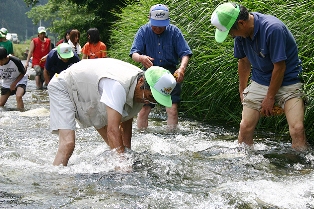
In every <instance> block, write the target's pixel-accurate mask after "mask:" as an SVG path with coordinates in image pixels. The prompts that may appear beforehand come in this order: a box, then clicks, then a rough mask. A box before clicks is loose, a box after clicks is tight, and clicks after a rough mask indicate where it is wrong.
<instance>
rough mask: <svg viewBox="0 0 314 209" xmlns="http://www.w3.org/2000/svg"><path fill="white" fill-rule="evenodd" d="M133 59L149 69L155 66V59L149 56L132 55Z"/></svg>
mask: <svg viewBox="0 0 314 209" xmlns="http://www.w3.org/2000/svg"><path fill="white" fill-rule="evenodd" d="M132 59H133V60H134V61H135V62H140V63H142V65H143V66H144V67H145V68H146V69H147V68H150V67H151V66H153V63H152V61H153V60H154V58H151V57H149V56H146V55H140V54H139V53H136V52H135V53H133V54H132Z"/></svg>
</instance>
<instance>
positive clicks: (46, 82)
mask: <svg viewBox="0 0 314 209" xmlns="http://www.w3.org/2000/svg"><path fill="white" fill-rule="evenodd" d="M44 79H45V84H46V85H48V84H49V81H50V75H49V73H48V71H47V69H46V67H45V68H44Z"/></svg>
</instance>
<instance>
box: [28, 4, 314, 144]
mask: <svg viewBox="0 0 314 209" xmlns="http://www.w3.org/2000/svg"><path fill="white" fill-rule="evenodd" d="M24 1H25V2H28V3H29V4H33V3H34V2H36V1H34V0H24ZM221 2H222V1H218V0H209V1H202V0H180V1H179V0H171V1H170V0H165V1H164V2H162V3H164V4H167V5H168V6H169V8H170V13H171V14H170V16H171V22H172V23H173V24H175V25H177V26H178V27H179V28H180V29H181V30H182V32H183V34H184V36H185V38H186V40H187V41H188V43H189V45H190V47H191V48H192V50H193V57H192V59H191V60H190V64H189V67H188V69H187V72H186V76H185V81H184V84H183V94H182V99H183V101H182V104H181V106H180V112H181V114H182V116H184V117H189V118H195V119H197V120H201V121H204V122H209V123H212V122H213V121H224V122H225V124H230V125H233V126H238V124H239V122H240V120H241V111H242V105H241V103H240V97H239V92H238V75H237V60H236V59H235V58H234V57H233V40H232V39H231V38H228V39H227V40H226V41H225V42H224V43H221V44H218V43H216V42H215V40H214V27H213V26H211V24H210V16H211V13H212V11H213V10H214V8H215V7H216V6H217V5H218V4H220V3H221ZM157 3H160V1H156V0H137V1H135V0H134V1H131V0H129V1H128V0H124V1H123V0H121V1H110V0H104V1H98V0H88V1H84V0H63V1H61V0H49V2H48V4H47V5H45V6H42V7H38V8H36V7H34V8H33V9H34V10H32V11H31V12H29V16H30V17H32V18H33V20H36V21H38V20H39V19H40V18H42V17H44V16H46V17H44V18H46V20H51V22H52V25H51V26H50V28H51V30H52V31H54V32H57V33H59V34H63V32H64V31H65V30H66V29H68V28H77V29H79V30H80V31H81V32H84V31H87V29H89V28H90V27H97V28H98V29H100V32H101V34H102V39H103V40H104V42H105V43H106V44H107V46H108V49H109V53H108V55H109V56H110V57H114V58H118V59H121V60H125V61H128V62H131V63H134V62H133V61H132V59H131V58H130V57H129V56H128V55H129V50H130V48H131V45H132V42H133V38H134V35H135V33H136V31H137V30H138V28H139V27H140V26H141V25H143V24H145V23H146V22H147V21H148V18H147V15H148V11H149V9H150V7H151V6H152V5H154V4H157ZM239 3H240V4H243V5H244V6H246V7H247V8H248V9H249V10H251V11H258V12H262V13H265V14H272V15H275V16H277V17H278V18H280V19H281V20H282V21H283V22H284V23H285V24H286V25H287V26H288V27H289V28H290V30H291V31H292V33H293V34H294V36H295V38H296V41H297V44H298V47H299V55H300V58H301V60H302V61H303V67H304V73H303V74H302V75H301V76H302V78H303V79H304V82H305V86H304V90H305V91H306V93H307V95H308V103H307V109H306V117H305V124H306V132H307V135H308V136H309V138H310V141H312V142H313V141H314V140H311V139H313V138H314V137H313V136H314V130H312V125H313V122H314V109H313V108H314V107H313V97H314V86H313V82H314V80H313V78H314V75H313V72H312V69H313V53H314V52H313V50H312V48H313V47H312V44H311V43H312V42H313V37H314V36H313V31H314V30H313V27H314V26H313V25H314V24H313V22H314V18H313V12H312V11H314V8H313V7H314V5H313V1H310V0H302V1H301V0H291V1H283V0H265V1H259V0H243V1H239ZM85 40H86V37H82V40H81V42H84V41H85ZM135 64H136V65H138V63H135ZM258 130H273V131H275V132H277V133H278V134H280V133H286V132H287V131H288V127H287V123H286V120H285V117H284V116H278V117H271V118H262V119H261V120H260V122H259V124H258Z"/></svg>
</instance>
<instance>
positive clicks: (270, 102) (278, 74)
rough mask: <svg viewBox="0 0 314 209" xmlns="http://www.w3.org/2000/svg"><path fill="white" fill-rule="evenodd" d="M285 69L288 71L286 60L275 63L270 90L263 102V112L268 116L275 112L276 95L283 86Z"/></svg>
mask: <svg viewBox="0 0 314 209" xmlns="http://www.w3.org/2000/svg"><path fill="white" fill-rule="evenodd" d="M285 71H286V62H285V61H281V62H277V63H274V69H273V72H272V76H271V80H270V84H269V87H268V91H267V94H266V97H265V98H264V100H263V102H262V109H261V113H262V114H264V115H266V116H270V115H272V113H273V112H272V109H273V106H274V104H275V95H276V94H277V92H278V90H279V88H280V87H281V84H282V81H283V78H284V74H285Z"/></svg>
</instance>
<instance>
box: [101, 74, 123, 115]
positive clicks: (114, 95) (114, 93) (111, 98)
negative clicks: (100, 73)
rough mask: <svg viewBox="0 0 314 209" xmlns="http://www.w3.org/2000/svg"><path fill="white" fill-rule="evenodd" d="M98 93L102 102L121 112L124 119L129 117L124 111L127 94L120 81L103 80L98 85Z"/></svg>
mask: <svg viewBox="0 0 314 209" xmlns="http://www.w3.org/2000/svg"><path fill="white" fill-rule="evenodd" d="M98 91H99V93H100V95H101V98H100V102H102V103H104V104H105V105H107V106H108V107H110V108H112V109H114V110H116V111H117V112H119V113H120V114H121V115H122V117H125V116H127V115H128V114H127V112H126V111H124V110H123V108H124V105H125V102H126V93H125V90H124V88H123V86H122V85H121V84H120V83H119V82H118V81H116V80H112V79H110V78H102V79H101V80H100V82H99V84H98Z"/></svg>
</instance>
